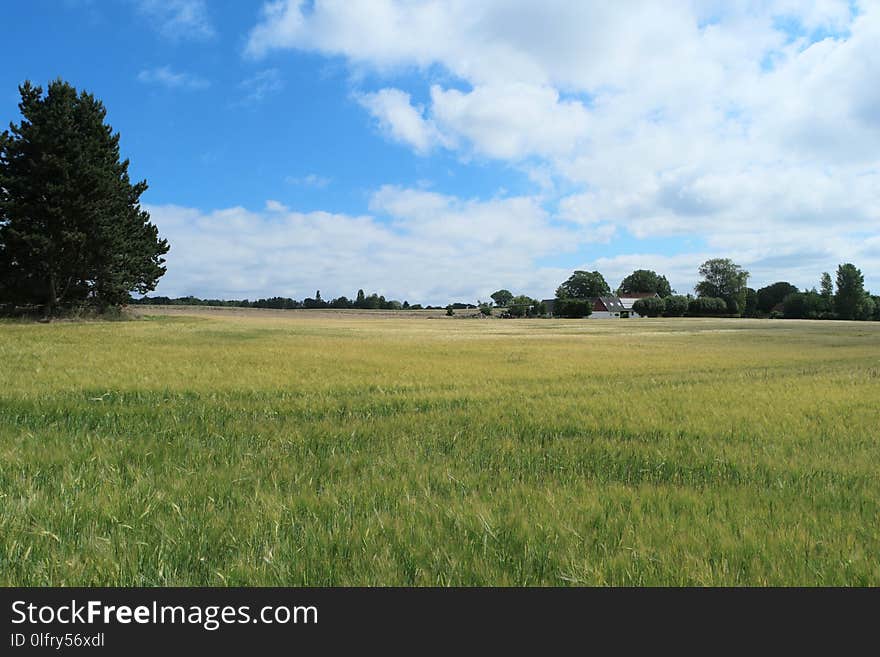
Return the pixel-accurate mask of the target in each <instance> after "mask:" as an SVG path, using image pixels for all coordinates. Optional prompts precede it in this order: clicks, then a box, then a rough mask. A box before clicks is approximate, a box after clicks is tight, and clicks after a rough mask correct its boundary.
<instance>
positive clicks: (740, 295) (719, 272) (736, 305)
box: [695, 258, 749, 314]
mask: <svg viewBox="0 0 880 657" xmlns="http://www.w3.org/2000/svg"><path fill="white" fill-rule="evenodd" d="M699 271H700V276H702V277H703V280H702V281H700V282H699V283H697V286H696V288H695V290H696V292H697V295H698V296H700V297H713V298H720V299H724V301H725V303H727V312H728V313H731V314H736V313H741V312H742V311H743V310H744V309H745V306H746V283H747V282H748V280H749V272H747V271H745V270H744V269H743V268H742V267H740V266H739V265H737V264H735V263H734V262H733V261H732V260H730V259H728V258H713V259H711V260H707V261H706V262H704V263H703V264H702V265H700V270H699Z"/></svg>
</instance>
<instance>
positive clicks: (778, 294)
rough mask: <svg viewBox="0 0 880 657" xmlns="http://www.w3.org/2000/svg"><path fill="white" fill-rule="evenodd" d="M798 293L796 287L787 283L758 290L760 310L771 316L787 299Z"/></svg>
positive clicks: (775, 284) (774, 284)
mask: <svg viewBox="0 0 880 657" xmlns="http://www.w3.org/2000/svg"><path fill="white" fill-rule="evenodd" d="M797 291H798V289H797V288H796V287H795V286H794V285H792V284H791V283H788V282H786V281H779V282H777V283H773V284H772V285H768V286H766V287H762V288H761V289H760V290H758V310H760V311H761V312H762V313H765V314H768V315H769V314H770V313H771V312H772V311H773V309H774V308H775V307H776V306H778V305H779V304H781V303H782V300H783V299H785V297H787V296H788V295H789V294H794V293H795V292H797Z"/></svg>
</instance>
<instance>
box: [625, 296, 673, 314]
mask: <svg viewBox="0 0 880 657" xmlns="http://www.w3.org/2000/svg"><path fill="white" fill-rule="evenodd" d="M633 310H634V311H635V312H637V313H638V314H639V315H641V316H642V317H659V316H660V315H662V314H663V312H664V311H665V310H666V302H665V301H664V300H663V299H659V298H657V297H647V298H645V299H639V300H638V301H636V302H635V303H633Z"/></svg>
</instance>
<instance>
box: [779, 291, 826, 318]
mask: <svg viewBox="0 0 880 657" xmlns="http://www.w3.org/2000/svg"><path fill="white" fill-rule="evenodd" d="M825 307H826V304H825V299H823V297H822V295H821V294H819V293H818V292H816V291H815V290H812V291H808V292H793V293H791V294H789V295H787V296H786V297H785V299H783V300H782V313H783V316H784V317H785V319H819V318H820V317H821V316H822V313H823V312H824V308H825Z"/></svg>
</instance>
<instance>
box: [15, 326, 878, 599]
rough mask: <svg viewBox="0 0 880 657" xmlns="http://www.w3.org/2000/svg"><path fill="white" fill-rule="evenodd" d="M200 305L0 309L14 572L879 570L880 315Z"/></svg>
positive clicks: (43, 580)
mask: <svg viewBox="0 0 880 657" xmlns="http://www.w3.org/2000/svg"><path fill="white" fill-rule="evenodd" d="M148 312H149V311H148ZM193 312H194V313H195V314H194V315H193V316H187V315H186V314H185V313H184V314H180V313H178V315H176V316H151V317H146V318H144V319H141V320H138V321H131V322H113V323H110V322H108V323H98V322H96V323H64V322H58V323H53V324H51V325H34V324H19V323H4V324H0V550H2V552H0V584H4V585H319V586H320V585H516V584H522V585H573V584H601V585H605V584H613V585H630V584H647V585H653V584H669V585H680V584H695V585H711V584H718V585H728V584H730V585H736V584H748V585H757V584H771V585H782V584H785V585H788V584H802V585H819V584H823V585H839V584H843V585H880V478H878V469H880V468H878V464H880V432H878V429H880V324H876V323H873V324H872V323H847V322H795V321H784V322H783V321H757V320H755V321H752V320H700V319H676V320H629V321H618V322H615V321H599V320H593V321H583V320H581V321H578V320H570V321H543V320H519V321H515V320H511V321H502V320H484V321H479V320H456V319H407V320H403V319H399V318H397V319H395V318H387V317H378V318H365V317H358V316H345V317H333V316H332V315H327V314H324V315H314V316H310V315H309V314H308V313H307V312H297V311H293V312H288V313H283V312H281V313H263V314H259V313H257V314H247V313H238V314H236V313H201V314H199V313H198V311H193Z"/></svg>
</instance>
